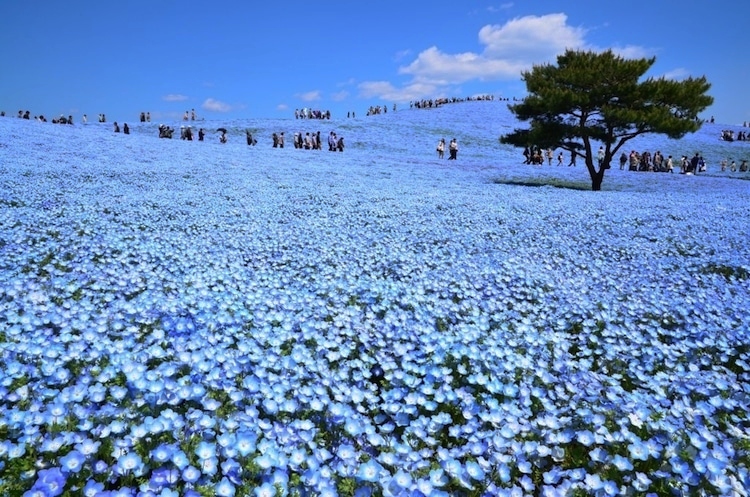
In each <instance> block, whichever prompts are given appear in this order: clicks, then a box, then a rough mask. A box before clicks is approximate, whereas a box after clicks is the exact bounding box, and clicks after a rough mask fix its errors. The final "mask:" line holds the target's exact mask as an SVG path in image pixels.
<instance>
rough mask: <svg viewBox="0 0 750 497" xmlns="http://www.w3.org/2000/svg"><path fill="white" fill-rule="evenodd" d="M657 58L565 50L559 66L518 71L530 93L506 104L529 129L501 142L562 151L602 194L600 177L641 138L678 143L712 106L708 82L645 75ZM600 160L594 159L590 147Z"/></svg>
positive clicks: (548, 65)
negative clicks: (655, 136) (581, 163)
mask: <svg viewBox="0 0 750 497" xmlns="http://www.w3.org/2000/svg"><path fill="white" fill-rule="evenodd" d="M655 60H656V59H655V58H654V57H652V58H650V59H624V58H622V57H619V56H616V55H615V54H613V53H612V51H611V50H607V51H605V52H599V53H597V52H591V51H573V50H568V51H566V52H565V53H564V54H563V55H560V56H559V57H558V58H557V65H556V66H555V65H551V64H544V65H537V66H534V67H533V68H532V69H531V70H530V71H524V72H523V73H522V79H523V80H524V82H525V83H526V89H527V91H528V95H527V96H526V97H525V98H524V99H523V100H522V101H521V102H520V103H518V104H515V105H509V108H510V110H511V112H513V114H515V115H516V117H517V118H518V119H519V120H521V121H528V122H529V127H528V128H524V129H515V130H514V131H513V132H512V133H510V134H508V135H505V136H503V137H501V139H500V140H501V142H503V143H508V144H511V145H515V146H519V147H525V146H529V145H537V146H539V147H542V148H546V147H552V148H558V147H560V148H562V149H564V150H567V151H569V152H575V153H577V154H579V156H581V157H583V158H584V159H585V163H586V167H587V169H588V171H589V174H590V175H591V189H592V190H601V185H602V181H603V179H604V171H606V170H607V169H609V167H610V163H611V161H612V158H613V157H615V155H616V154H617V153H618V151H619V150H620V149H621V147H622V146H623V145H624V144H625V143H626V142H627V141H628V140H631V139H633V138H635V137H636V136H639V135H642V134H645V133H660V134H665V135H667V136H668V137H669V138H674V139H678V138H682V137H683V136H685V134H687V133H693V132H695V131H697V130H698V129H700V126H701V122H700V121H699V120H698V114H699V113H700V112H702V111H703V110H705V109H706V108H707V107H708V106H709V105H711V104H712V103H713V97H711V96H709V95H707V94H706V92H707V91H708V90H709V88H710V87H711V85H710V84H709V83H708V82H707V81H706V78H705V77H700V78H692V77H691V78H687V79H684V80H682V81H675V80H670V79H666V78H664V77H660V78H647V79H645V80H642V78H643V75H644V74H645V73H646V71H648V70H649V69H650V68H651V66H652V65H653V64H654V61H655ZM597 142H598V143H601V144H602V145H603V146H604V151H605V152H604V160H603V161H602V162H601V164H599V163H598V162H597V161H595V160H594V159H595V155H596V148H595V143H597Z"/></svg>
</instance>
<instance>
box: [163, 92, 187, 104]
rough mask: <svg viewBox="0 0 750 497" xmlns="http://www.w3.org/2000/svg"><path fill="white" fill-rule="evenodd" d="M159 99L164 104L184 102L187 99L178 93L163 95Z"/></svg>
mask: <svg viewBox="0 0 750 497" xmlns="http://www.w3.org/2000/svg"><path fill="white" fill-rule="evenodd" d="M161 99H162V100H164V101H165V102H184V101H185V100H187V99H188V97H186V96H185V95H180V94H179V93H170V94H169V95H164V96H163V97H161Z"/></svg>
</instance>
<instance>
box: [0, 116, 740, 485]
mask: <svg viewBox="0 0 750 497" xmlns="http://www.w3.org/2000/svg"><path fill="white" fill-rule="evenodd" d="M168 124H170V125H172V126H173V127H179V126H180V125H181V124H183V123H168ZM190 124H192V125H193V127H194V129H197V128H198V127H200V126H203V127H204V128H205V129H206V130H207V131H208V134H207V137H206V141H205V142H198V141H192V142H188V141H181V140H179V139H173V140H162V139H159V138H157V135H158V132H157V129H156V128H157V125H158V123H132V124H131V125H130V126H131V134H130V135H124V134H122V133H118V134H115V133H113V132H112V127H111V125H110V124H99V123H95V124H88V125H82V124H80V123H79V124H75V125H73V126H67V125H55V124H51V123H38V122H34V121H24V120H20V119H15V118H0V182H1V184H2V188H0V364H2V367H0V495H4V496H5V495H8V496H16V495H24V496H57V495H66V496H73V495H84V496H102V495H104V496H136V495H137V496H144V497H146V496H161V497H167V496H220V497H230V496H245V495H252V496H269V497H270V496H308V495H310V496H312V495H322V496H326V495H331V496H333V495H341V496H362V497H365V496H402V495H404V496H454V495H458V496H483V495H488V496H497V495H514V496H515V495H518V496H521V495H545V496H557V495H559V496H562V495H597V496H598V495H686V496H687V495H740V496H741V495H747V494H748V491H747V490H746V489H747V488H748V487H750V475H749V474H748V466H749V465H750V435H749V433H750V420H749V419H748V411H749V410H750V398H749V395H750V341H749V340H748V338H749V325H748V323H750V306H749V305H748V304H749V303H750V250H749V249H748V238H747V230H748V226H750V210H749V209H748V205H749V202H750V182H748V181H747V180H748V179H750V174H748V173H740V172H730V171H725V172H722V171H720V170H719V167H718V164H719V161H720V160H721V159H723V158H734V159H736V160H737V163H739V161H740V159H742V158H750V143H747V144H745V143H736V142H735V143H726V142H721V141H719V140H718V136H719V134H720V131H721V129H723V128H724V127H723V126H720V125H718V124H716V125H712V124H708V125H705V126H704V127H703V128H702V130H701V131H699V132H698V133H696V134H694V135H690V136H688V137H686V138H684V139H683V140H679V141H672V140H666V139H664V138H661V137H658V136H657V137H644V138H639V139H638V140H637V141H634V142H633V144H632V147H631V146H630V145H628V146H627V149H628V151H629V150H630V149H633V148H634V149H636V150H639V151H642V150H649V151H651V152H653V151H655V150H656V149H660V150H661V151H662V153H663V154H664V155H665V156H666V155H669V154H671V155H673V156H675V157H679V156H681V155H688V156H691V155H693V154H694V153H695V152H696V151H698V152H700V153H703V154H704V157H706V159H707V163H708V171H707V172H706V173H704V174H699V175H696V176H688V175H681V174H677V173H675V174H668V173H638V172H629V171H621V170H619V169H618V168H617V166H615V167H613V168H612V169H611V170H609V171H608V172H607V175H606V176H605V179H604V184H603V191H601V192H591V191H586V189H587V188H589V187H590V180H589V178H588V173H586V171H585V169H584V168H583V167H582V164H581V163H580V162H581V161H579V164H578V166H577V167H567V160H566V161H565V164H566V166H563V167H559V166H556V165H555V164H556V160H555V161H554V162H553V165H552V166H548V165H544V166H528V165H523V164H522V163H521V162H522V160H521V159H522V157H521V153H520V150H517V149H513V148H509V147H507V146H504V145H500V144H499V142H498V137H499V136H500V134H502V133H507V132H508V131H510V130H511V129H512V128H513V127H515V126H517V123H515V122H514V121H513V118H512V116H511V114H510V112H509V111H508V110H507V108H506V106H505V103H502V102H465V103H457V104H450V105H446V106H445V107H443V108H439V109H429V110H426V109H422V110H410V109H404V110H398V111H397V112H389V113H388V114H386V115H378V116H369V117H358V118H356V119H337V120H332V121H308V120H305V121H297V120H294V119H291V120H290V119H285V120H284V119H280V120H271V119H268V120H245V121H215V122H213V121H212V122H209V121H204V122H196V123H190ZM120 125H122V123H120ZM218 127H225V128H227V129H228V130H229V133H228V134H229V142H228V143H227V144H223V145H222V144H219V142H218V135H217V134H216V133H215V129H216V128H218ZM245 129H250V130H251V131H252V132H253V133H254V135H255V136H256V138H257V139H258V141H259V143H258V145H257V146H255V147H249V146H247V145H246V143H245V137H244V131H245ZM332 130H333V131H336V132H337V133H338V134H339V135H340V136H343V137H344V139H345V143H346V148H345V150H344V152H343V153H340V152H329V151H328V150H327V149H326V145H325V141H324V150H323V151H310V150H296V149H294V148H292V146H291V135H292V134H293V133H295V132H303V133H305V132H308V131H309V132H316V131H321V135H322V136H323V137H324V139H325V137H327V136H328V133H329V132H330V131H332ZM280 131H285V134H286V136H287V146H286V147H285V148H284V149H274V148H272V147H271V138H270V136H271V133H273V132H280ZM441 137H445V138H446V140H450V139H451V138H453V137H456V138H457V139H458V142H459V147H460V150H459V154H458V160H456V161H447V160H439V159H438V158H437V154H436V152H434V150H435V144H436V142H437V140H438V139H439V138H441ZM566 159H567V156H566ZM532 184H533V185H535V186H528V185H532ZM571 186H572V187H575V186H581V187H582V189H576V188H569V187H571Z"/></svg>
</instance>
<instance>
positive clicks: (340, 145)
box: [336, 136, 344, 152]
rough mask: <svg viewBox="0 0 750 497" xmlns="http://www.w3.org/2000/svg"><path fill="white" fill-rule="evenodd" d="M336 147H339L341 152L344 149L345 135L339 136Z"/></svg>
mask: <svg viewBox="0 0 750 497" xmlns="http://www.w3.org/2000/svg"><path fill="white" fill-rule="evenodd" d="M336 148H337V149H338V151H339V152H343V151H344V137H343V136H339V137H338V141H337V142H336Z"/></svg>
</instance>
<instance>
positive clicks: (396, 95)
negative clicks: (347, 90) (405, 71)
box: [358, 81, 439, 102]
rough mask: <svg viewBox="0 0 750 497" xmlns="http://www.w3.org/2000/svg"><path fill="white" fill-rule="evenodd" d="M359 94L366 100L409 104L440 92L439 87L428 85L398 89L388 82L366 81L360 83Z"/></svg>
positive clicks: (412, 84)
mask: <svg viewBox="0 0 750 497" xmlns="http://www.w3.org/2000/svg"><path fill="white" fill-rule="evenodd" d="M358 88H359V94H360V96H362V97H364V98H380V99H383V100H388V101H391V102H409V101H410V100H421V99H423V98H427V97H430V98H431V97H435V96H436V93H437V92H438V91H439V87H438V86H437V85H432V84H427V83H419V82H415V83H411V84H409V85H406V86H404V87H402V88H396V87H395V86H393V85H392V84H391V83H389V82H388V81H366V82H364V83H360V84H359V86H358Z"/></svg>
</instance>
